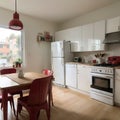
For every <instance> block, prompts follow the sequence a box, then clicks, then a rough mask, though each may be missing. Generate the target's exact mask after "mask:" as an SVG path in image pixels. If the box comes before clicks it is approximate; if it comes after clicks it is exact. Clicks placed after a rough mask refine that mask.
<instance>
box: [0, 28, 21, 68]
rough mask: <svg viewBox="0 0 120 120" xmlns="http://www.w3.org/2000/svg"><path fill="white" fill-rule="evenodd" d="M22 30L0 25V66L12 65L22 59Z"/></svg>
mask: <svg viewBox="0 0 120 120" xmlns="http://www.w3.org/2000/svg"><path fill="white" fill-rule="evenodd" d="M21 38H22V32H21V31H16V30H11V29H8V28H2V27H0V66H12V65H13V63H14V62H15V61H16V60H17V59H22V44H21Z"/></svg>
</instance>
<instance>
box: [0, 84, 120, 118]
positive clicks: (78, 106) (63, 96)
mask: <svg viewBox="0 0 120 120" xmlns="http://www.w3.org/2000/svg"><path fill="white" fill-rule="evenodd" d="M53 96H54V104H55V106H54V107H52V110H51V120H120V107H115V106H110V105H107V104H104V103H101V102H98V101H96V100H93V99H91V98H90V97H89V96H87V95H84V94H81V93H79V92H75V91H73V90H70V89H66V88H61V87H57V86H54V87H53ZM16 99H17V98H15V101H16ZM8 114H9V120H15V117H14V114H13V112H11V107H10V106H9V113H8ZM0 120H3V117H2V110H0ZM19 120H29V115H28V113H27V112H26V110H25V109H23V110H22V113H21V115H19ZM39 120H47V117H46V113H45V111H41V113H40V116H39Z"/></svg>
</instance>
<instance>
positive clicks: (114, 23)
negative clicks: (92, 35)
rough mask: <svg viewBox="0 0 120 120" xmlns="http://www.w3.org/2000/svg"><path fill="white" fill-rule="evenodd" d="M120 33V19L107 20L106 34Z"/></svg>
mask: <svg viewBox="0 0 120 120" xmlns="http://www.w3.org/2000/svg"><path fill="white" fill-rule="evenodd" d="M117 31H120V17H115V18H112V19H108V20H107V29H106V33H112V32H117Z"/></svg>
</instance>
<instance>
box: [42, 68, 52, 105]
mask: <svg viewBox="0 0 120 120" xmlns="http://www.w3.org/2000/svg"><path fill="white" fill-rule="evenodd" d="M42 73H43V74H44V75H52V76H53V71H51V70H49V69H43V70H42ZM52 79H54V77H53V78H52ZM51 102H52V106H54V103H53V94H52V85H51Z"/></svg>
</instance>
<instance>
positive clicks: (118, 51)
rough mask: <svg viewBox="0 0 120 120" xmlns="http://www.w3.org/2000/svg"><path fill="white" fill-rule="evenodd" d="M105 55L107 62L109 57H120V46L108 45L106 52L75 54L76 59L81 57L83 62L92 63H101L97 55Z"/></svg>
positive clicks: (104, 58)
mask: <svg viewBox="0 0 120 120" xmlns="http://www.w3.org/2000/svg"><path fill="white" fill-rule="evenodd" d="M100 53H105V55H104V57H103V60H104V61H105V62H106V61H107V58H108V57H109V56H120V44H108V45H107V50H106V51H99V52H98V51H97V52H76V53H74V57H76V56H77V57H78V56H79V57H81V58H82V62H85V63H92V62H93V60H96V61H97V62H99V60H98V59H97V58H96V57H95V54H100Z"/></svg>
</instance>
